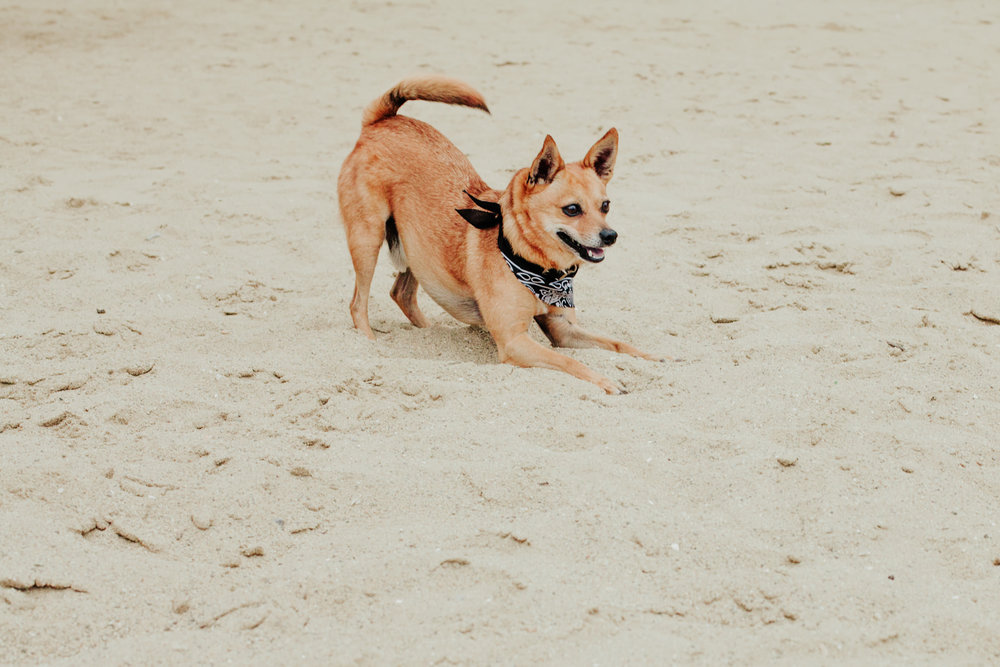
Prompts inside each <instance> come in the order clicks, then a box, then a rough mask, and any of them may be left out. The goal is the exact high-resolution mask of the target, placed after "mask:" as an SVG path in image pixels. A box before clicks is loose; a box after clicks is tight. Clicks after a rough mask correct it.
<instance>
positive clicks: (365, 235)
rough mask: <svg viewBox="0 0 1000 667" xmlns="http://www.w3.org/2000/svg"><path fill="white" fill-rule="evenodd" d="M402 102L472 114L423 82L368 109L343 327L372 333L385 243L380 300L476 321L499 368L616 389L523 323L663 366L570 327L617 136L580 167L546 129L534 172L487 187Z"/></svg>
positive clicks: (433, 80)
mask: <svg viewBox="0 0 1000 667" xmlns="http://www.w3.org/2000/svg"><path fill="white" fill-rule="evenodd" d="M408 100H426V101H430V102H443V103H447V104H455V105H462V106H467V107H472V108H475V109H482V110H483V111H485V112H487V113H489V109H488V108H487V106H486V102H485V101H484V100H483V97H482V95H480V94H479V93H478V92H477V91H476V90H474V89H473V88H472V87H470V86H469V85H467V84H465V83H463V82H461V81H458V80H455V79H450V78H446V77H441V76H426V77H417V78H410V79H406V80H404V81H402V82H400V83H399V84H398V85H396V86H395V87H394V88H392V89H390V90H389V91H387V92H386V93H385V94H384V95H382V96H381V97H380V98H378V99H377V100H375V101H374V102H372V103H371V104H369V105H368V107H367V108H366V109H365V111H364V114H363V116H362V123H361V124H362V128H361V136H360V138H359V139H358V142H357V144H356V145H355V147H354V150H353V151H351V153H350V155H348V156H347V159H346V160H345V161H344V164H343V167H342V168H341V171H340V176H339V178H338V180H337V193H338V197H339V203H340V212H341V216H342V218H343V223H344V230H345V232H346V234H347V245H348V248H349V250H350V254H351V261H352V262H353V264H354V273H355V283H354V296H353V298H352V299H351V306H350V310H351V318H352V320H353V321H354V326H355V327H356V328H357V329H358V330H359V331H360V332H361V333H363V334H364V335H365V336H367V337H368V338H371V339H374V338H375V334H374V333H373V332H372V328H371V325H370V324H369V321H368V296H369V292H370V288H371V281H372V276H373V274H374V272H375V264H376V262H377V261H378V255H379V250H380V249H381V247H382V244H383V242H387V243H388V246H389V251H390V255H391V258H392V261H393V264H394V265H395V266H396V268H397V269H398V270H399V274H398V275H397V277H396V281H395V283H394V284H393V286H392V289H391V291H390V295H391V297H392V299H393V301H395V302H396V304H397V305H398V306H399V307H400V309H401V310H402V311H403V314H404V315H406V317H407V318H408V319H409V320H410V322H412V323H413V324H414V325H415V326H417V327H426V326H428V324H429V322H428V320H427V318H426V317H425V316H424V314H423V312H421V310H420V307H419V306H418V305H417V287H418V286H422V287H423V288H424V291H425V292H427V294H428V295H430V297H431V298H432V299H434V301H436V302H437V303H438V304H439V305H440V306H441V308H443V309H444V310H445V311H446V312H448V313H449V314H450V315H452V316H453V317H454V318H455V319H457V320H459V321H461V322H464V323H466V324H470V325H476V326H481V327H485V328H486V329H487V330H488V331H489V332H490V335H491V336H492V337H493V340H494V341H495V343H496V346H497V355H498V357H499V360H500V361H501V362H505V363H509V364H513V365H516V366H522V367H533V366H537V367H542V368H551V369H555V370H560V371H564V372H566V373H569V374H571V375H574V376H576V377H578V378H580V379H582V380H587V381H588V382H593V383H594V384H596V385H597V386H599V387H601V388H602V389H603V390H604V391H605V392H607V393H609V394H619V393H622V392H623V391H624V388H623V387H622V385H621V384H619V383H617V382H615V381H613V380H611V379H609V378H607V377H604V376H603V375H600V374H599V373H596V372H595V371H593V370H591V369H590V368H588V367H587V366H585V365H584V364H582V363H580V362H579V361H577V360H575V359H573V358H571V357H569V356H566V355H564V354H561V353H560V352H557V351H556V350H554V349H551V348H548V347H545V346H543V345H541V344H539V343H538V342H537V341H536V340H535V339H533V338H532V337H531V336H530V335H529V334H528V328H529V326H530V325H531V321H532V320H534V321H535V322H537V323H538V325H539V327H540V328H541V330H542V332H543V333H544V334H545V336H546V337H547V338H548V339H549V341H550V342H551V343H552V345H553V346H555V347H569V348H585V347H599V348H604V349H607V350H614V351H615V352H621V353H625V354H630V355H632V356H635V357H641V358H643V359H649V360H653V361H663V359H661V358H659V357H655V356H653V355H650V354H646V353H645V352H641V351H640V350H638V349H636V348H635V347H633V346H631V345H629V344H627V343H623V342H621V341H617V340H613V339H611V338H606V337H604V336H598V335H594V334H591V333H588V332H586V331H584V330H583V329H582V328H580V326H579V325H578V324H577V318H576V311H575V309H574V302H573V291H572V279H573V276H574V275H575V274H576V272H577V270H578V269H579V268H580V266H581V265H583V264H584V263H595V264H596V263H598V262H601V261H603V260H604V257H605V252H606V248H607V247H609V246H611V245H613V244H614V242H615V240H616V239H617V238H618V234H617V233H616V232H615V230H613V229H612V228H611V227H609V226H608V223H607V219H606V218H607V214H608V211H609V210H610V202H609V200H608V197H607V193H606V185H607V183H608V181H610V180H611V177H612V175H613V173H614V167H615V159H616V157H617V154H618V132H617V130H615V129H614V128H612V129H610V130H608V132H607V133H606V134H605V135H604V136H603V137H601V138H600V139H598V140H597V143H595V144H594V145H593V146H592V147H591V148H590V150H589V151H587V154H586V155H585V156H584V158H583V159H582V160H581V161H579V162H573V163H568V164H567V163H566V162H564V161H563V159H562V157H561V156H560V154H559V150H558V148H557V147H556V143H555V141H553V139H552V137H551V136H546V137H545V142H544V143H543V145H542V149H541V151H539V153H538V155H537V156H536V157H535V159H534V161H533V162H532V163H531V166H529V167H526V168H523V169H521V170H519V171H518V172H517V173H516V174H514V177H513V178H512V179H511V181H510V183H509V184H508V185H507V187H506V188H505V189H504V190H495V189H493V188H490V187H489V186H488V185H487V184H486V183H484V182H483V180H482V179H481V178H480V177H479V175H478V174H477V173H476V170H475V169H474V168H473V167H472V164H471V163H470V162H469V160H468V159H467V158H466V157H465V155H463V154H462V153H461V152H460V151H459V150H458V148H456V147H455V145H454V144H452V143H451V141H449V140H448V139H447V138H445V136H444V135H443V134H441V133H440V132H438V131H437V130H436V129H434V128H433V127H431V126H430V125H429V124H427V123H424V122H422V121H419V120H416V119H414V118H409V117H406V116H400V115H397V111H399V108H400V107H401V106H402V105H403V104H404V103H405V102H406V101H408Z"/></svg>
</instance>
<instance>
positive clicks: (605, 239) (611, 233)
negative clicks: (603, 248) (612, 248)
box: [601, 228, 618, 245]
mask: <svg viewBox="0 0 1000 667" xmlns="http://www.w3.org/2000/svg"><path fill="white" fill-rule="evenodd" d="M617 240H618V232H616V231H615V230H613V229H610V228H608V229H602V230H601V243H603V244H604V245H614V243H615V241H617Z"/></svg>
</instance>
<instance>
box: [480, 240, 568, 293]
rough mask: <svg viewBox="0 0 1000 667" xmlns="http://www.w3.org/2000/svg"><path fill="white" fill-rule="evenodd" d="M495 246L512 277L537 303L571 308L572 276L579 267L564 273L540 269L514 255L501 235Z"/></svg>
mask: <svg viewBox="0 0 1000 667" xmlns="http://www.w3.org/2000/svg"><path fill="white" fill-rule="evenodd" d="M497 245H498V246H499V247H500V254H501V255H502V256H503V258H504V261H505V262H507V266H509V267H510V270H511V272H512V273H513V274H514V277H515V278H517V279H518V281H520V283H521V284H522V285H524V286H525V287H527V288H528V289H529V290H531V292H532V294H534V295H535V296H536V297H538V300H539V301H541V302H542V303H546V304H548V305H550V306H556V307H557V308H573V276H575V275H576V272H577V271H579V269H580V267H578V266H574V267H572V268H570V269H567V270H566V271H557V270H555V269H542V267H540V266H538V265H537V264H534V263H532V262H529V261H528V260H526V259H524V258H523V257H519V256H518V255H516V254H515V253H514V251H513V249H512V248H511V247H510V243H508V242H507V239H506V238H504V236H503V233H501V234H500V238H499V239H498V240H497Z"/></svg>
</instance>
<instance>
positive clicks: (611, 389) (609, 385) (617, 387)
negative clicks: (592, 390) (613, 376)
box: [597, 378, 628, 396]
mask: <svg viewBox="0 0 1000 667" xmlns="http://www.w3.org/2000/svg"><path fill="white" fill-rule="evenodd" d="M597 385H598V386H599V387H600V388H601V389H603V390H604V393H605V394H609V395H611V396H618V395H621V394H627V393H628V392H627V391H625V387H624V386H622V385H621V384H619V383H617V382H615V381H614V380H609V379H608V378H601V381H600V382H598V383H597Z"/></svg>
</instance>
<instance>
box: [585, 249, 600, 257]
mask: <svg viewBox="0 0 1000 667" xmlns="http://www.w3.org/2000/svg"><path fill="white" fill-rule="evenodd" d="M587 254H588V255H590V258H591V259H603V258H604V248H587Z"/></svg>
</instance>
